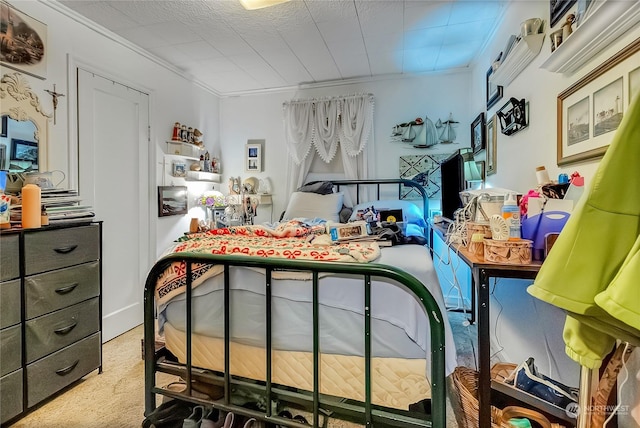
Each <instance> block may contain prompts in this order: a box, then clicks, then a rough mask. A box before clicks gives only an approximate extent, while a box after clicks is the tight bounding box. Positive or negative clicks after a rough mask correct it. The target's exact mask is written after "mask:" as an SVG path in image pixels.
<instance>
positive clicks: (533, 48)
mask: <svg viewBox="0 0 640 428" xmlns="http://www.w3.org/2000/svg"><path fill="white" fill-rule="evenodd" d="M544 36H545V34H544V33H539V34H531V35H529V36H525V37H523V38H522V39H521V40H520V41H519V42H518V43H517V44H516V45H515V46H514V47H513V48H512V49H511V51H510V52H509V54H508V56H507V58H506V59H505V60H504V62H503V63H501V64H500V66H499V67H498V68H497V69H496V71H495V72H494V73H493V74H492V75H491V77H490V79H491V82H493V83H494V84H496V85H499V86H503V87H506V86H508V85H509V83H511V82H512V81H513V79H515V78H516V76H518V75H519V74H520V73H522V70H524V69H525V68H526V67H527V66H528V65H529V64H530V63H531V61H533V59H534V58H535V57H536V56H538V54H539V53H540V49H541V48H542V43H543V42H544Z"/></svg>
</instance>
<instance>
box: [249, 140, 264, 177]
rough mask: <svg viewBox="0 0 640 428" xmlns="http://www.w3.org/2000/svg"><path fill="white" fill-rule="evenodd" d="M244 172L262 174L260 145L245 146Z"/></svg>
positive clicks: (250, 144)
mask: <svg viewBox="0 0 640 428" xmlns="http://www.w3.org/2000/svg"><path fill="white" fill-rule="evenodd" d="M245 170H246V171H247V172H262V144H259V143H248V144H247V145H246V146H245Z"/></svg>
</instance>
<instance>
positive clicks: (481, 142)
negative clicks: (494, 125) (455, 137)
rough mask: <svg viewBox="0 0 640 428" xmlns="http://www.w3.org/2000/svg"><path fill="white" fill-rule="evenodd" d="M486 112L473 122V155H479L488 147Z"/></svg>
mask: <svg viewBox="0 0 640 428" xmlns="http://www.w3.org/2000/svg"><path fill="white" fill-rule="evenodd" d="M484 125H485V124H484V112H482V113H480V114H479V115H478V117H476V118H475V119H474V120H473V122H471V148H472V149H473V153H474V154H476V153H479V152H480V151H482V150H484V149H485V148H486V146H487V135H486V133H485V129H484Z"/></svg>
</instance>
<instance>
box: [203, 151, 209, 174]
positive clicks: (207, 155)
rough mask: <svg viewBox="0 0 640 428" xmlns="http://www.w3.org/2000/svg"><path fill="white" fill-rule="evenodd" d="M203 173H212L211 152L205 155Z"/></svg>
mask: <svg viewBox="0 0 640 428" xmlns="http://www.w3.org/2000/svg"><path fill="white" fill-rule="evenodd" d="M203 171H205V172H211V160H210V158H209V152H206V153H205V154H204V168H203Z"/></svg>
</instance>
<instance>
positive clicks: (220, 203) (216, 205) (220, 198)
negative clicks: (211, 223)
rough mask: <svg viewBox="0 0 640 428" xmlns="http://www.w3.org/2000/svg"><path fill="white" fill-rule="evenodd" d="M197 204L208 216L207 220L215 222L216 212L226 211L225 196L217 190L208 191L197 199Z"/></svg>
mask: <svg viewBox="0 0 640 428" xmlns="http://www.w3.org/2000/svg"><path fill="white" fill-rule="evenodd" d="M196 203H197V204H198V205H200V206H202V207H203V208H204V209H205V211H206V213H207V215H206V217H207V220H215V214H214V213H215V212H216V211H218V210H220V211H222V210H224V208H225V200H224V195H223V194H222V193H221V192H219V191H217V190H208V191H206V192H204V193H203V194H202V195H200V196H199V197H198V199H196Z"/></svg>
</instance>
